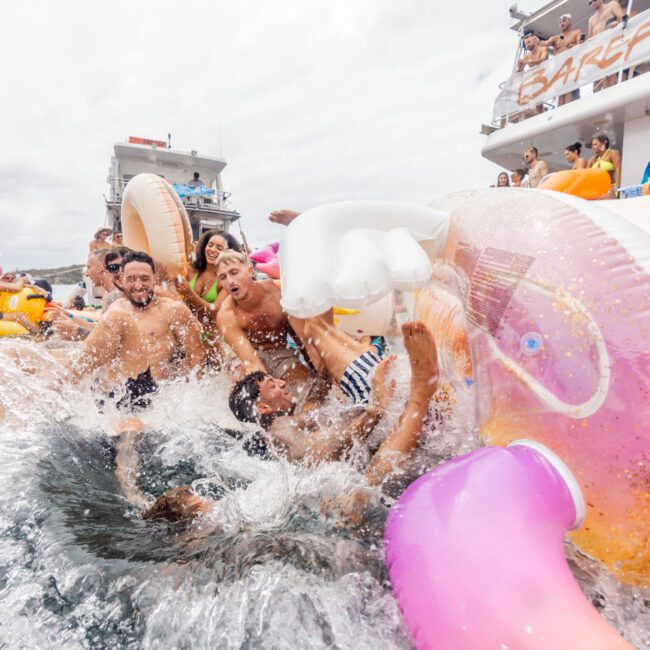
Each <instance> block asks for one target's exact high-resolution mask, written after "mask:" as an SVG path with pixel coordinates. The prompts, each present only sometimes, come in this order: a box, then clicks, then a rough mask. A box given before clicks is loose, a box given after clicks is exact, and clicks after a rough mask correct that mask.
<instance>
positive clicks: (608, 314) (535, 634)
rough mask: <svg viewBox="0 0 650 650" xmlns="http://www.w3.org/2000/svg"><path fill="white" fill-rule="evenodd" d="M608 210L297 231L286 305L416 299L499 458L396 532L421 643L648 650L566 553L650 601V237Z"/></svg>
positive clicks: (336, 216) (286, 255)
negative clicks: (403, 294)
mask: <svg viewBox="0 0 650 650" xmlns="http://www.w3.org/2000/svg"><path fill="white" fill-rule="evenodd" d="M608 203H609V202H601V203H595V202H588V201H585V200H582V199H579V198H575V197H572V196H569V195H567V194H560V193H557V192H544V191H537V190H528V189H526V190H519V189H514V188H513V189H504V188H500V189H499V190H484V191H478V192H469V193H459V194H455V195H450V196H447V197H443V198H442V199H441V200H439V201H437V202H436V203H435V209H434V208H424V207H420V206H412V205H401V204H386V203H376V202H351V203H340V204H333V205H328V206H323V207H319V208H315V209H313V210H309V211H307V212H305V213H304V214H303V215H301V216H300V217H298V218H297V219H296V220H295V221H294V222H292V223H291V224H290V225H289V227H288V228H287V231H286V235H285V239H284V241H283V243H282V246H281V247H280V262H281V269H282V284H283V305H284V307H285V309H287V311H288V312H290V313H292V314H294V315H296V316H299V317H310V316H315V315H317V314H320V313H322V312H324V311H326V310H327V309H329V308H330V307H332V306H333V305H335V304H342V305H344V306H345V307H347V308H365V307H366V306H367V305H368V304H372V303H373V302H374V303H376V302H377V301H379V300H381V299H384V298H385V297H386V296H387V295H388V294H389V293H392V292H393V290H394V289H398V290H404V291H414V290H415V298H414V303H415V305H414V308H413V314H412V317H414V318H419V319H422V320H424V321H425V322H426V323H427V324H428V326H429V328H430V329H431V330H432V332H433V334H434V337H435V340H436V344H437V345H438V347H439V348H440V352H441V357H448V359H447V360H446V361H445V363H446V367H445V370H446V371H448V372H452V373H454V372H455V373H456V374H457V375H459V378H465V379H466V380H469V381H467V382H466V383H469V384H471V388H467V389H466V390H471V391H474V397H475V406H476V420H477V425H478V428H479V431H480V434H481V438H482V440H483V442H484V443H485V444H486V445H498V447H497V448H494V447H489V446H488V447H486V448H485V449H481V450H479V451H476V452H473V453H472V454H469V455H468V456H465V457H462V458H458V459H455V460H454V461H451V462H450V463H447V464H444V465H442V466H440V467H437V468H434V469H433V470H431V472H429V473H428V474H426V475H425V476H423V477H421V478H420V479H419V480H418V481H416V482H415V483H414V484H413V485H412V486H410V487H409V488H408V489H407V491H406V492H405V493H404V494H403V495H402V497H401V499H400V500H399V501H398V503H397V505H396V506H395V507H394V508H393V510H392V512H391V514H390V516H389V520H388V523H387V527H386V532H385V539H386V559H387V563H388V566H389V570H390V575H391V580H392V583H393V587H394V590H395V593H396V595H397V597H398V600H399V602H400V606H401V608H402V611H403V613H404V616H405V619H406V621H407V623H408V624H409V627H410V628H411V630H412V632H413V635H414V638H415V639H416V642H417V644H418V646H419V647H433V648H454V649H457V650H460V649H463V648H477V647H478V648H504V647H508V648H520V647H525V648H535V649H539V650H542V649H544V650H546V649H548V648H585V650H586V649H587V648H589V649H593V648H619V647H630V646H629V645H628V644H627V643H626V642H625V641H624V640H623V639H622V638H621V637H619V636H618V634H617V633H616V632H615V631H614V630H613V629H612V628H611V627H609V625H608V624H607V623H606V622H605V621H604V619H602V618H601V617H600V615H599V614H598V613H597V612H596V610H595V609H594V608H593V607H592V606H591V604H590V603H589V602H588V601H587V600H586V598H585V597H584V595H583V594H582V592H581V591H580V589H579V588H578V586H577V585H576V583H575V582H574V581H573V578H572V577H571V574H570V571H569V569H568V566H567V564H566V560H565V559H564V554H563V549H562V542H563V539H564V534H565V532H568V531H569V530H570V529H571V528H573V527H575V530H572V531H571V532H570V533H569V538H570V539H571V541H572V543H573V544H574V545H575V546H576V547H577V548H578V549H579V550H580V551H581V552H582V553H584V554H585V555H587V556H589V557H591V558H593V559H594V560H596V561H598V562H599V563H600V564H601V565H602V566H603V567H604V568H606V569H607V570H608V571H610V572H611V573H613V574H614V575H616V576H617V578H618V579H619V580H621V581H624V582H627V583H630V584H634V585H639V586H643V587H648V586H650V543H649V540H650V491H649V488H648V486H650V363H649V361H648V360H649V359H650V308H648V305H650V236H649V235H648V234H647V233H646V232H644V231H643V230H641V229H639V228H637V227H636V226H635V225H633V224H632V223H630V222H628V221H627V220H625V219H622V218H621V217H618V216H617V215H615V214H614V213H613V212H611V211H609V210H607V209H606V207H607V204H608ZM385 320H386V319H384V321H385ZM378 333H379V332H378ZM457 385H460V386H463V383H462V382H461V383H460V384H457ZM522 439H525V441H524V442H523V443H522V442H517V443H516V444H515V445H514V446H508V445H512V444H513V443H515V441H521V440H522ZM583 508H584V513H583ZM583 517H584V521H582V519H583Z"/></svg>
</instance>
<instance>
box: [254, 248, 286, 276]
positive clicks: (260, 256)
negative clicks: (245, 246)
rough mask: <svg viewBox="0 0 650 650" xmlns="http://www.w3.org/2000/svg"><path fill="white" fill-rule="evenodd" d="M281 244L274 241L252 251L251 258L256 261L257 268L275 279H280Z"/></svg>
mask: <svg viewBox="0 0 650 650" xmlns="http://www.w3.org/2000/svg"><path fill="white" fill-rule="evenodd" d="M279 248H280V244H278V243H277V242H276V243H273V244H267V245H266V246H263V247H262V248H260V249H259V250H257V251H255V252H254V253H251V256H250V258H251V259H252V260H253V261H254V262H255V268H256V269H258V270H259V271H261V272H262V273H264V274H265V275H268V276H269V277H270V278H272V279H273V280H279V279H280V262H279V260H278V249H279Z"/></svg>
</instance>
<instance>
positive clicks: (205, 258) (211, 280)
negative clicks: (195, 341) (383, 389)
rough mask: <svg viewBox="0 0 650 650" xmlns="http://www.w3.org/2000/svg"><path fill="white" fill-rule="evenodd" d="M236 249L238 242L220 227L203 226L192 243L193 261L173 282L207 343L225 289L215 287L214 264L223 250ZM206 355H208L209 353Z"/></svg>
mask: <svg viewBox="0 0 650 650" xmlns="http://www.w3.org/2000/svg"><path fill="white" fill-rule="evenodd" d="M228 249H231V250H235V251H238V252H239V251H240V250H241V245H240V244H239V242H238V241H237V240H236V239H235V237H233V236H232V235H231V234H230V233H227V232H225V231H224V230H207V231H206V232H204V233H203V234H202V235H201V237H200V238H199V241H198V243H197V245H196V261H195V262H193V264H192V269H191V270H190V272H189V273H188V275H187V278H183V279H182V280H181V279H179V280H178V281H177V283H176V286H177V287H178V292H179V293H180V294H181V296H182V297H183V300H184V301H185V304H186V305H187V306H188V307H189V308H190V309H191V310H192V312H193V313H194V314H195V315H196V317H197V318H198V319H199V321H200V322H201V324H202V326H203V339H204V343H206V347H207V344H208V343H211V342H212V341H213V339H214V335H215V333H216V332H218V329H217V325H216V323H217V313H218V312H219V308H220V307H221V303H222V302H223V301H224V299H225V298H226V295H227V294H226V293H225V292H221V291H219V280H218V279H217V273H216V271H215V267H214V264H215V262H216V261H217V258H218V257H219V255H221V253H223V252H224V251H225V250H228ZM209 356H211V355H210V354H209Z"/></svg>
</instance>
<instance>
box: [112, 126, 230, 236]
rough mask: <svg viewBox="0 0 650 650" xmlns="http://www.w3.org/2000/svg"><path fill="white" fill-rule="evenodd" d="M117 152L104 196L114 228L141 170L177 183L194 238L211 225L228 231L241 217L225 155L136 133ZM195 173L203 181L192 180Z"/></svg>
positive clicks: (122, 143)
mask: <svg viewBox="0 0 650 650" xmlns="http://www.w3.org/2000/svg"><path fill="white" fill-rule="evenodd" d="M114 152H115V153H114V155H113V156H111V166H110V170H109V176H108V184H109V191H108V196H106V197H105V199H106V212H107V219H108V224H109V226H110V227H111V228H113V231H114V232H120V231H121V225H120V212H121V207H122V196H123V194H124V190H125V188H126V186H127V184H128V182H129V181H130V180H131V179H132V178H133V177H134V176H136V175H137V174H140V173H142V172H150V173H152V174H157V175H158V176H161V177H163V178H164V179H165V180H166V181H167V182H169V183H170V184H171V185H173V186H174V189H175V190H176V192H177V193H178V195H179V196H180V197H181V200H182V201H183V205H184V206H185V210H186V211H187V214H188V216H189V218H190V224H191V226H192V235H193V236H194V239H195V240H196V239H198V237H199V236H200V235H201V233H202V232H203V231H204V230H208V229H210V228H219V229H222V230H226V231H227V230H228V229H229V227H230V224H231V223H233V222H234V221H236V220H237V219H239V216H240V215H239V213H238V212H237V211H236V210H233V209H232V208H231V207H230V201H229V198H230V194H229V193H228V192H226V191H224V189H223V184H222V181H221V172H222V171H223V169H224V167H225V166H226V161H225V160H224V159H223V158H215V157H212V156H204V155H199V154H198V153H197V152H196V151H178V150H175V149H172V148H171V146H170V142H165V141H164V140H150V139H148V138H139V137H133V136H131V137H129V138H128V141H127V142H116V143H115V145H114ZM195 173H198V174H199V181H200V183H201V184H200V185H199V184H197V183H193V181H194V174H195Z"/></svg>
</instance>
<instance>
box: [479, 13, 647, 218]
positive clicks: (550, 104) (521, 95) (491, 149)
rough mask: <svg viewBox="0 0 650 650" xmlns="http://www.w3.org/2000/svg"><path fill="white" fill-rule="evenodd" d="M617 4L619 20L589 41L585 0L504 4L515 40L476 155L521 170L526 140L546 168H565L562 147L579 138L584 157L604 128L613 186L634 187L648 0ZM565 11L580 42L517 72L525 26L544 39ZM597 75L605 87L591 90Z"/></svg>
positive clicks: (640, 157) (640, 151) (642, 128)
mask: <svg viewBox="0 0 650 650" xmlns="http://www.w3.org/2000/svg"><path fill="white" fill-rule="evenodd" d="M620 4H621V6H622V8H623V10H624V11H625V12H626V17H625V18H624V19H623V21H622V22H621V23H619V24H616V25H614V26H612V27H611V28H608V29H606V30H605V31H604V32H602V33H600V34H597V35H595V36H593V37H592V38H590V39H589V38H587V36H588V22H589V18H590V16H592V15H593V14H594V9H593V8H592V3H591V2H587V0H553V1H552V2H548V3H547V4H545V5H544V6H543V7H541V8H540V9H538V10H537V11H534V12H532V13H530V14H528V13H525V12H522V11H520V10H519V9H518V7H517V5H513V6H512V7H511V8H510V15H511V16H512V17H513V18H514V20H515V23H514V24H513V25H512V29H513V30H515V31H516V32H517V33H518V34H519V35H520V37H521V38H520V40H519V45H518V48H517V51H516V53H515V61H514V64H513V71H512V75H511V76H510V78H509V79H507V80H506V81H504V82H503V83H502V84H501V86H500V91H499V94H498V97H497V99H496V101H495V104H494V111H493V115H492V120H491V122H490V123H489V124H484V125H483V128H482V133H484V134H485V135H487V139H486V142H485V144H484V146H483V150H482V154H483V156H484V157H486V158H488V159H489V160H491V161H493V162H495V163H496V164H498V165H500V166H501V167H503V168H504V169H506V170H508V171H510V170H513V169H525V165H524V163H523V160H522V154H523V151H524V149H526V148H527V147H530V146H534V147H536V148H537V149H538V150H539V154H540V158H541V159H543V160H545V161H546V162H547V164H548V166H549V170H550V171H558V170H561V169H568V168H569V167H570V165H569V164H568V163H567V162H566V160H565V159H564V150H565V147H566V146H567V145H570V144H573V143H575V142H581V143H582V144H583V146H584V148H585V149H586V151H584V152H583V156H584V157H586V158H587V159H588V158H589V157H590V156H591V153H590V151H589V148H590V147H591V141H592V138H593V136H594V135H596V134H605V135H607V136H608V138H609V140H610V144H611V147H612V148H613V149H617V150H619V151H620V152H621V155H622V169H621V183H620V186H621V187H638V186H640V184H641V183H642V182H643V180H644V178H647V173H648V167H649V164H648V163H649V161H650V74H646V73H647V72H649V71H650V0H629V2H620ZM605 6H606V5H605ZM566 14H570V15H571V17H572V21H573V26H572V28H573V29H579V30H580V31H581V32H582V39H581V42H580V43H579V44H578V45H576V46H574V47H572V48H570V49H568V50H565V51H564V52H562V53H559V54H557V56H554V55H553V53H552V51H551V53H550V55H549V58H548V60H546V61H544V62H543V63H541V64H539V65H537V66H535V67H533V68H530V69H527V70H524V71H521V72H518V71H517V62H518V61H519V59H520V58H521V57H522V56H523V54H524V53H525V50H524V45H523V40H524V39H523V36H524V34H526V33H528V32H530V31H532V32H534V33H535V34H536V35H537V36H539V37H540V39H542V40H547V39H549V38H550V37H551V36H553V35H555V34H558V33H559V31H560V29H559V19H560V17H561V16H564V15H566ZM604 78H608V84H607V85H608V87H605V88H604V89H602V90H599V91H598V92H594V83H597V82H598V81H599V80H602V79H604ZM610 84H611V85H610ZM567 93H575V95H574V96H576V97H578V93H579V97H578V98H577V99H575V100H574V101H570V102H569V103H565V104H564V105H558V97H560V96H562V95H566V94H567ZM623 194H624V193H623ZM649 216H650V215H649Z"/></svg>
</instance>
